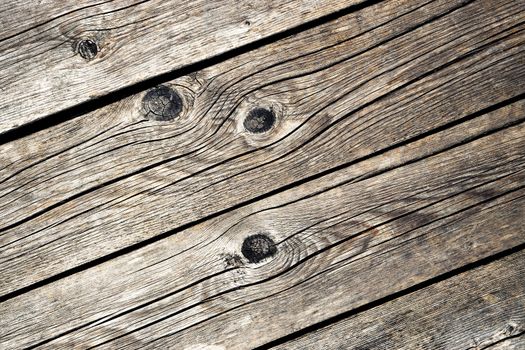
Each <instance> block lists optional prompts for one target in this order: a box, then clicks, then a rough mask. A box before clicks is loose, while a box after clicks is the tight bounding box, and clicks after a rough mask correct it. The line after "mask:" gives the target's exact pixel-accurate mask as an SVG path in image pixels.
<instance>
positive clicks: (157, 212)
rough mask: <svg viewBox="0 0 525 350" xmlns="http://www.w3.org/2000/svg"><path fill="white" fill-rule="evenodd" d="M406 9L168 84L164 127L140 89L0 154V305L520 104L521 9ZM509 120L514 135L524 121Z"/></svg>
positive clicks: (341, 24)
mask: <svg viewBox="0 0 525 350" xmlns="http://www.w3.org/2000/svg"><path fill="white" fill-rule="evenodd" d="M402 5H403V6H400V4H399V3H398V2H395V1H387V2H384V3H380V4H378V5H374V6H371V7H367V8H365V9H363V10H361V11H359V12H357V13H355V14H351V15H348V16H345V17H342V18H340V19H338V20H336V21H334V22H331V23H328V24H326V25H323V26H320V27H318V28H314V29H312V30H310V31H307V32H304V33H301V34H298V35H297V36H296V37H291V38H289V39H286V40H283V41H280V42H277V43H275V44H272V45H269V46H267V47H264V48H261V49H259V50H255V51H253V52H249V53H247V54H245V55H241V56H239V57H236V58H234V59H232V60H229V61H226V62H224V63H223V64H221V65H217V66H213V67H210V68H209V69H207V70H204V71H200V72H197V73H195V74H192V75H190V76H186V77H182V78H180V79H177V80H175V81H173V82H171V83H170V84H167V85H166V86H169V87H170V88H171V89H173V91H177V92H178V93H179V95H180V96H181V98H182V101H183V107H182V111H181V112H180V115H179V116H177V117H176V118H175V119H174V120H173V121H169V122H166V121H156V120H148V119H145V118H144V112H143V108H144V106H143V103H142V102H143V99H144V98H145V96H146V94H147V93H148V92H146V93H141V94H138V95H136V96H132V97H130V98H129V99H126V100H123V101H120V102H117V103H115V104H113V105H110V106H108V107H106V108H102V109H100V110H98V111H95V112H93V113H92V114H89V115H86V116H85V117H83V118H82V119H79V120H73V121H71V122H67V123H64V124H61V125H58V126H56V127H54V128H52V129H49V130H46V131H42V132H40V133H36V134H34V135H30V136H29V137H27V138H23V139H20V140H17V141H15V142H12V143H9V144H6V145H3V146H2V147H1V152H0V157H2V158H1V159H2V166H0V169H2V170H1V171H0V176H1V179H2V180H0V181H1V184H0V218H1V224H0V231H1V233H0V277H1V279H0V292H1V294H3V295H6V294H7V295H8V296H9V295H11V294H9V293H17V291H20V290H24V289H23V288H30V286H31V285H33V284H35V283H38V282H39V281H42V280H46V279H49V278H53V276H57V275H58V276H60V275H61V274H62V273H67V271H69V270H72V269H73V270H74V269H76V268H79V267H80V266H83V265H85V264H88V263H90V262H91V261H96V259H102V258H103V257H104V256H107V255H109V256H112V254H117V255H118V254H120V253H118V252H119V251H121V250H122V249H128V248H129V247H133V246H134V245H137V244H141V242H149V240H156V239H159V238H162V237H166V236H167V235H171V234H173V233H175V232H176V231H177V230H180V229H181V228H184V227H187V226H189V225H192V224H196V223H198V222H202V221H203V220H205V219H207V218H210V217H213V216H214V215H217V213H222V212H226V211H228V210H229V209H230V208H234V207H239V206H241V205H246V204H249V203H251V202H253V201H255V200H259V199H262V198H265V197H268V196H269V195H270V194H273V193H277V192H279V191H281V190H283V189H287V188H291V187H293V186H296V185H299V184H301V183H303V182H304V181H306V180H309V179H313V178H315V177H318V176H319V174H326V173H328V172H330V171H332V170H333V169H339V168H342V167H345V166H347V165H349V164H352V162H356V161H358V160H360V159H366V157H368V156H370V155H374V154H376V153H378V152H379V153H380V152H382V151H383V150H385V149H388V148H389V147H390V148H391V147H392V146H393V145H396V144H400V143H403V142H408V141H410V140H411V139H413V138H417V137H418V136H419V135H422V134H425V133H428V132H431V131H432V130H434V129H438V130H439V129H440V128H442V127H444V126H446V125H448V124H450V123H454V122H456V121H458V120H462V119H463V118H468V116H469V115H473V114H476V113H478V112H479V111H480V110H484V109H486V108H490V107H491V106H493V105H497V104H499V103H502V102H503V101H506V100H509V99H510V101H514V100H513V99H514V98H515V96H517V95H520V94H522V93H523V92H524V90H525V89H524V87H525V86H524V85H523V81H525V79H523V78H525V77H524V75H525V64H521V63H523V61H524V54H523V45H522V44H523V41H524V40H525V36H524V35H523V29H525V24H523V23H521V21H520V19H521V18H522V16H521V15H522V13H523V12H522V10H523V8H522V7H523V6H521V4H519V3H517V2H515V1H500V2H497V3H496V2H492V1H478V2H473V3H465V2H463V1H459V2H454V1H444V0H443V1H433V2H429V3H426V2H424V3H416V2H407V3H403V4H402ZM356 27H357V28H360V32H357V33H356V31H355V28H356ZM349 37H351V39H349ZM304 38H308V40H303V39H304ZM306 42H307V43H306ZM290 53H292V55H294V56H293V57H292V58H290V55H291V54H290ZM370 67H375V69H371V68H370ZM259 107H261V108H267V109H272V110H273V111H274V113H275V115H276V118H277V120H276V123H275V125H274V126H273V127H272V128H271V129H270V130H269V131H267V132H263V133H260V134H254V133H250V132H247V131H246V130H245V129H244V125H243V121H244V119H245V117H247V115H249V113H250V110H252V109H253V108H259ZM515 108H517V110H516V111H515V112H513V113H511V114H512V115H511V116H509V118H510V119H511V121H510V122H512V120H517V119H519V118H520V117H522V116H523V114H521V115H520V113H522V111H523V107H522V106H521V105H519V107H515ZM506 122H507V120H505V119H503V120H502V121H501V123H506ZM4 164H5V165H4ZM380 168H388V165H382V166H381V167H380ZM362 175H363V176H366V174H362ZM226 180H227V181H226ZM73 270H72V271H73Z"/></svg>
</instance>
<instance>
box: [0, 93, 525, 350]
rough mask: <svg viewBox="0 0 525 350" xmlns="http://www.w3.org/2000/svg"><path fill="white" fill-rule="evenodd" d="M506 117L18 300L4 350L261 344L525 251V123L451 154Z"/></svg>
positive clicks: (8, 318)
mask: <svg viewBox="0 0 525 350" xmlns="http://www.w3.org/2000/svg"><path fill="white" fill-rule="evenodd" d="M520 103H521V102H520ZM501 112H502V111H501V110H498V111H496V112H495V113H493V114H491V115H485V116H483V117H482V118H480V119H477V118H476V119H473V120H471V121H470V122H468V123H462V124H460V125H458V126H456V127H455V128H453V129H452V132H450V130H444V131H442V132H440V133H437V134H433V135H429V136H428V137H426V138H424V139H421V140H420V141H418V142H415V143H411V144H409V145H407V146H405V147H402V148H401V149H395V150H392V151H390V152H388V153H386V154H384V155H382V156H380V157H377V158H372V159H369V160H368V161H364V162H361V163H358V164H355V166H352V167H349V168H347V169H343V170H340V171H337V172H334V173H332V174H329V175H327V176H325V177H322V178H320V179H318V180H315V181H310V182H307V183H305V184H303V185H301V186H298V187H296V188H293V189H290V190H288V191H285V192H281V193H279V194H277V195H275V196H272V197H269V198H267V199H265V200H261V201H257V202H255V203H252V204H250V205H249V206H245V207H243V208H239V209H237V210H235V211H231V212H228V213H226V214H224V215H222V216H220V217H217V218H215V219H212V220H209V221H206V222H203V223H201V224H199V225H196V226H194V227H191V228H189V229H187V230H184V231H181V232H179V233H177V234H176V235H173V236H170V237H167V238H166V239H163V240H161V241H159V242H156V243H154V244H150V245H148V246H146V247H143V248H141V249H139V250H136V251H134V252H132V253H129V254H126V255H122V256H120V257H118V258H115V259H112V260H110V261H107V262H105V263H103V264H100V265H97V266H95V267H93V268H91V269H88V270H85V271H82V272H79V273H76V274H74V275H72V276H69V277H67V278H64V279H61V280H58V281H56V282H54V283H51V284H48V285H46V286H43V287H41V288H38V289H35V290H33V291H31V292H30V293H25V294H22V295H20V296H18V297H15V298H12V299H10V300H7V301H5V302H3V303H2V304H0V314H2V315H4V317H2V318H1V319H0V332H1V333H0V339H2V346H3V347H7V348H19V347H23V346H29V345H31V344H37V343H39V342H44V343H45V345H46V346H47V347H48V348H53V349H60V348H64V349H68V348H71V347H73V346H75V345H76V346H78V347H82V348H83V347H88V346H92V345H97V344H104V345H105V347H106V348H117V347H120V346H122V347H124V348H140V349H143V348H148V347H149V348H183V349H184V348H200V349H202V348H206V346H212V345H217V346H219V348H222V347H224V348H227V349H236V348H251V347H253V346H257V345H262V344H264V343H266V342H268V341H271V340H274V339H276V338H279V337H282V336H284V335H286V334H288V333H290V332H293V331H294V330H298V329H301V328H303V327H307V326H309V325H312V324H314V323H316V322H319V321H321V320H324V319H327V318H329V317H333V316H335V315H337V314H339V313H340V312H343V311H348V310H352V309H353V308H356V307H360V306H362V305H365V304H367V303H370V302H372V301H374V300H377V299H378V298H382V297H385V296H388V295H390V294H392V293H395V292H398V291H400V290H404V289H406V288H408V287H410V286H413V285H414V284H417V283H420V282H423V281H425V280H428V279H429V278H433V277H435V276H436V275H439V274H442V273H445V272H447V271H450V270H452V269H456V268H459V267H461V266H463V265H465V264H467V263H472V262H476V261H478V260H479V259H482V258H484V257H487V256H491V255H493V254H495V253H498V252H500V251H503V250H506V249H510V248H512V247H515V246H517V245H520V244H523V243H524V242H525V222H523V220H521V218H523V216H524V215H525V187H524V186H523V184H524V183H525V154H524V152H525V124H524V123H520V124H518V125H516V126H512V127H507V128H505V129H503V130H501V131H497V132H492V133H490V134H489V135H487V136H484V137H480V138H475V139H473V140H471V141H470V142H467V143H464V144H461V143H462V142H460V145H458V146H455V147H452V148H450V147H451V146H452V145H453V144H454V142H453V140H461V139H462V137H464V135H465V133H466V134H467V135H468V134H469V131H470V130H477V131H479V132H482V133H483V132H484V131H483V130H484V129H485V128H486V125H487V124H490V122H488V121H489V120H491V119H494V120H499V119H500V118H499V116H500V115H501V114H500V113H501ZM491 117H492V118H491ZM451 141H452V145H451V144H448V145H449V146H448V147H445V150H442V151H441V152H438V153H437V154H434V152H435V151H436V149H438V150H439V148H440V147H436V145H441V146H443V142H451ZM425 145H426V146H428V147H429V149H427V148H426V147H425ZM425 152H429V153H427V154H426V156H425ZM421 156H424V157H423V158H422V159H420V160H418V161H412V162H409V164H406V165H404V166H401V167H397V168H394V169H391V170H390V171H386V172H381V171H380V172H379V173H377V171H376V172H374V171H370V170H371V169H370V168H372V169H376V170H377V169H378V168H379V170H381V168H383V170H388V169H389V168H390V166H391V165H396V164H398V162H399V161H400V158H401V159H407V160H410V159H412V160H414V159H418V158H421ZM362 167H364V168H362ZM385 168H386V169H385ZM363 171H364V174H368V175H370V177H368V178H363V177H362V175H363ZM496 232H497V239H495V236H494V235H495V233H496ZM253 234H265V235H267V236H270V237H271V238H272V239H273V241H274V242H276V253H275V255H273V256H271V257H268V258H267V259H264V260H262V261H260V262H258V263H251V262H250V261H249V260H248V258H247V257H246V255H244V253H242V250H241V247H242V246H243V241H244V240H245V239H246V238H247V237H249V236H251V235H253ZM248 256H249V255H248Z"/></svg>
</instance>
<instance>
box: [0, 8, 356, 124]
mask: <svg viewBox="0 0 525 350" xmlns="http://www.w3.org/2000/svg"><path fill="white" fill-rule="evenodd" d="M360 2H362V0H325V1H322V2H321V1H318V0H288V1H282V0H264V1H263V0H259V1H239V0H237V1H233V0H214V1H208V0H178V1H173V0H171V1H166V0H142V1H131V0H114V1H104V0H82V1H43V2H39V3H38V5H36V4H35V2H34V1H26V0H14V1H2V3H1V4H0V13H2V16H1V18H0V76H1V79H0V89H1V92H2V99H0V133H2V132H5V131H8V130H10V129H13V128H16V127H17V126H19V125H23V124H25V123H28V122H30V121H34V120H36V119H39V118H42V117H45V116H47V115H49V114H51V113H54V112H59V111H61V110H63V109H65V108H68V107H71V106H74V105H76V104H79V103H81V102H85V101H88V100H91V99H94V98H97V97H99V96H102V95H104V94H107V93H109V92H112V91H115V90H118V89H122V88H124V87H126V86H129V85H131V84H134V83H138V82H140V81H143V80H144V79H148V78H152V77H154V76H158V75H159V74H162V73H166V72H169V71H172V70H174V69H177V68H181V67H184V66H187V65H189V64H191V63H195V62H198V61H202V60H204V59H207V58H210V57H213V56H216V55H218V54H221V53H223V52H226V51H229V50H232V49H234V48H237V47H239V46H242V45H246V44H249V43H251V42H253V41H256V40H258V39H262V38H265V37H267V36H269V35H272V34H275V33H279V32H282V31H284V30H287V29H290V28H293V27H296V26H298V25H300V24H303V23H304V22H307V21H311V20H314V19H316V18H319V17H322V16H325V15H328V14H330V13H333V12H335V11H338V10H341V9H344V8H346V7H348V6H350V5H355V4H358V3H360ZM84 43H88V44H87V45H86V44H84ZM79 48H81V49H79ZM80 52H82V53H83V54H82V55H81V54H80Z"/></svg>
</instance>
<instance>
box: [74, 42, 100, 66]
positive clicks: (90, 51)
mask: <svg viewBox="0 0 525 350" xmlns="http://www.w3.org/2000/svg"><path fill="white" fill-rule="evenodd" d="M77 52H78V54H79V55H80V57H82V58H83V59H85V60H88V61H89V60H91V59H93V58H95V56H96V55H97V53H98V47H97V43H95V42H94V41H93V40H91V39H84V40H80V41H79V42H78V44H77Z"/></svg>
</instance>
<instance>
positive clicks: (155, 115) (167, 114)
mask: <svg viewBox="0 0 525 350" xmlns="http://www.w3.org/2000/svg"><path fill="white" fill-rule="evenodd" d="M142 106H143V108H144V111H145V112H146V116H147V117H148V118H150V119H154V120H158V121H168V120H172V119H174V118H176V117H177V116H178V115H179V114H180V112H181V111H182V99H181V97H180V96H179V94H177V92H175V91H174V90H173V89H172V88H170V87H168V86H165V85H159V86H156V87H154V88H153V89H151V90H149V91H148V92H147V93H146V96H144V99H143V100H142Z"/></svg>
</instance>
